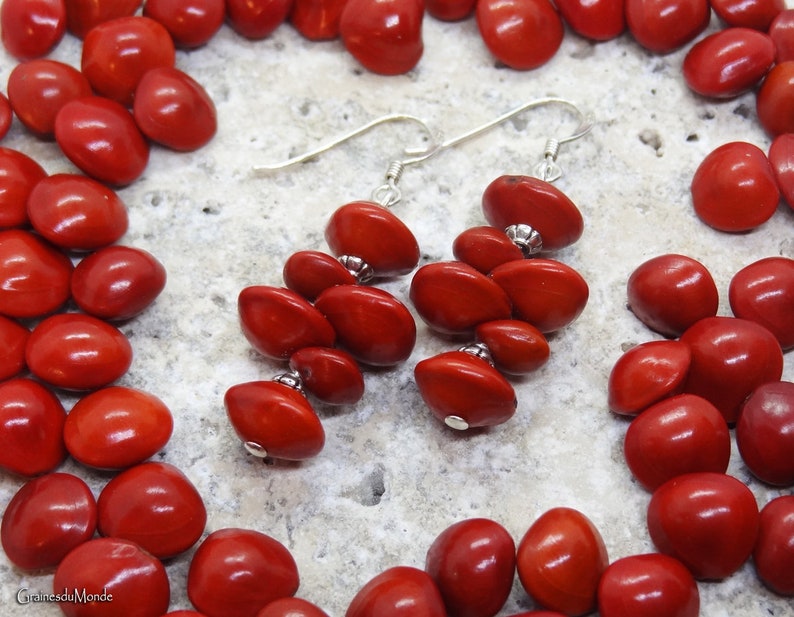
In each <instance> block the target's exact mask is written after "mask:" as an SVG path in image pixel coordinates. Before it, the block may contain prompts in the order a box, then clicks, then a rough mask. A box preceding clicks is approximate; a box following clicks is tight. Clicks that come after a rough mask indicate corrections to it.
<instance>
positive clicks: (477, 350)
mask: <svg viewBox="0 0 794 617" xmlns="http://www.w3.org/2000/svg"><path fill="white" fill-rule="evenodd" d="M458 351H464V352H466V353H468V354H471V355H473V356H477V357H478V358H480V359H481V360H485V361H486V362H487V363H488V364H490V365H491V366H493V358H492V357H491V351H490V349H488V346H487V345H486V344H485V343H469V344H468V345H464V346H463V347H461V348H459V349H458Z"/></svg>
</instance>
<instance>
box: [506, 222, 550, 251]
mask: <svg viewBox="0 0 794 617" xmlns="http://www.w3.org/2000/svg"><path fill="white" fill-rule="evenodd" d="M505 234H507V237H508V238H510V240H511V241H512V242H513V243H514V244H515V245H516V246H517V247H518V248H520V249H521V252H522V253H523V254H524V257H532V256H533V255H537V254H538V253H540V251H542V250H543V238H542V237H541V235H540V232H539V231H538V230H536V229H535V228H534V227H532V226H531V225H525V224H524V223H517V224H515V225H510V226H509V227H507V228H506V229H505Z"/></svg>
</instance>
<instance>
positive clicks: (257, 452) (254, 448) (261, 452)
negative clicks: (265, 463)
mask: <svg viewBox="0 0 794 617" xmlns="http://www.w3.org/2000/svg"><path fill="white" fill-rule="evenodd" d="M243 446H244V447H245V449H246V451H247V452H248V454H252V455H254V456H256V457H257V458H267V450H265V449H264V448H263V447H262V446H260V445H259V444H258V443H256V442H255V441H246V442H245V443H244V444H243Z"/></svg>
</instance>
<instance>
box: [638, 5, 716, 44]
mask: <svg viewBox="0 0 794 617" xmlns="http://www.w3.org/2000/svg"><path fill="white" fill-rule="evenodd" d="M625 11H626V24H627V25H628V29H629V32H630V33H631V35H632V36H633V37H634V39H635V40H636V41H637V42H638V43H639V44H640V45H641V46H642V47H644V48H645V49H647V50H649V51H652V52H654V53H657V54H666V53H669V52H671V51H674V50H676V49H679V48H680V47H683V46H684V45H686V44H687V43H689V42H690V41H693V40H694V39H695V38H697V36H698V35H699V34H700V33H701V32H703V30H705V29H706V26H708V24H709V21H710V19H711V6H710V5H709V2H708V0H655V1H650V0H626V6H625Z"/></svg>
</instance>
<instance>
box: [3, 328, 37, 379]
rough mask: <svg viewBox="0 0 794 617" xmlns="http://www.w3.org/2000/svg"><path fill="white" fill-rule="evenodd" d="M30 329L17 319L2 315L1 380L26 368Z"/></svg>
mask: <svg viewBox="0 0 794 617" xmlns="http://www.w3.org/2000/svg"><path fill="white" fill-rule="evenodd" d="M29 336H30V330H28V329H27V328H26V327H25V326H23V325H22V324H20V323H19V322H17V321H16V320H15V319H10V318H8V317H3V316H2V315H0V381H2V380H4V379H9V378H10V377H14V376H16V375H18V374H19V373H21V372H22V369H24V368H25V346H26V345H27V342H28V337H29Z"/></svg>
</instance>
